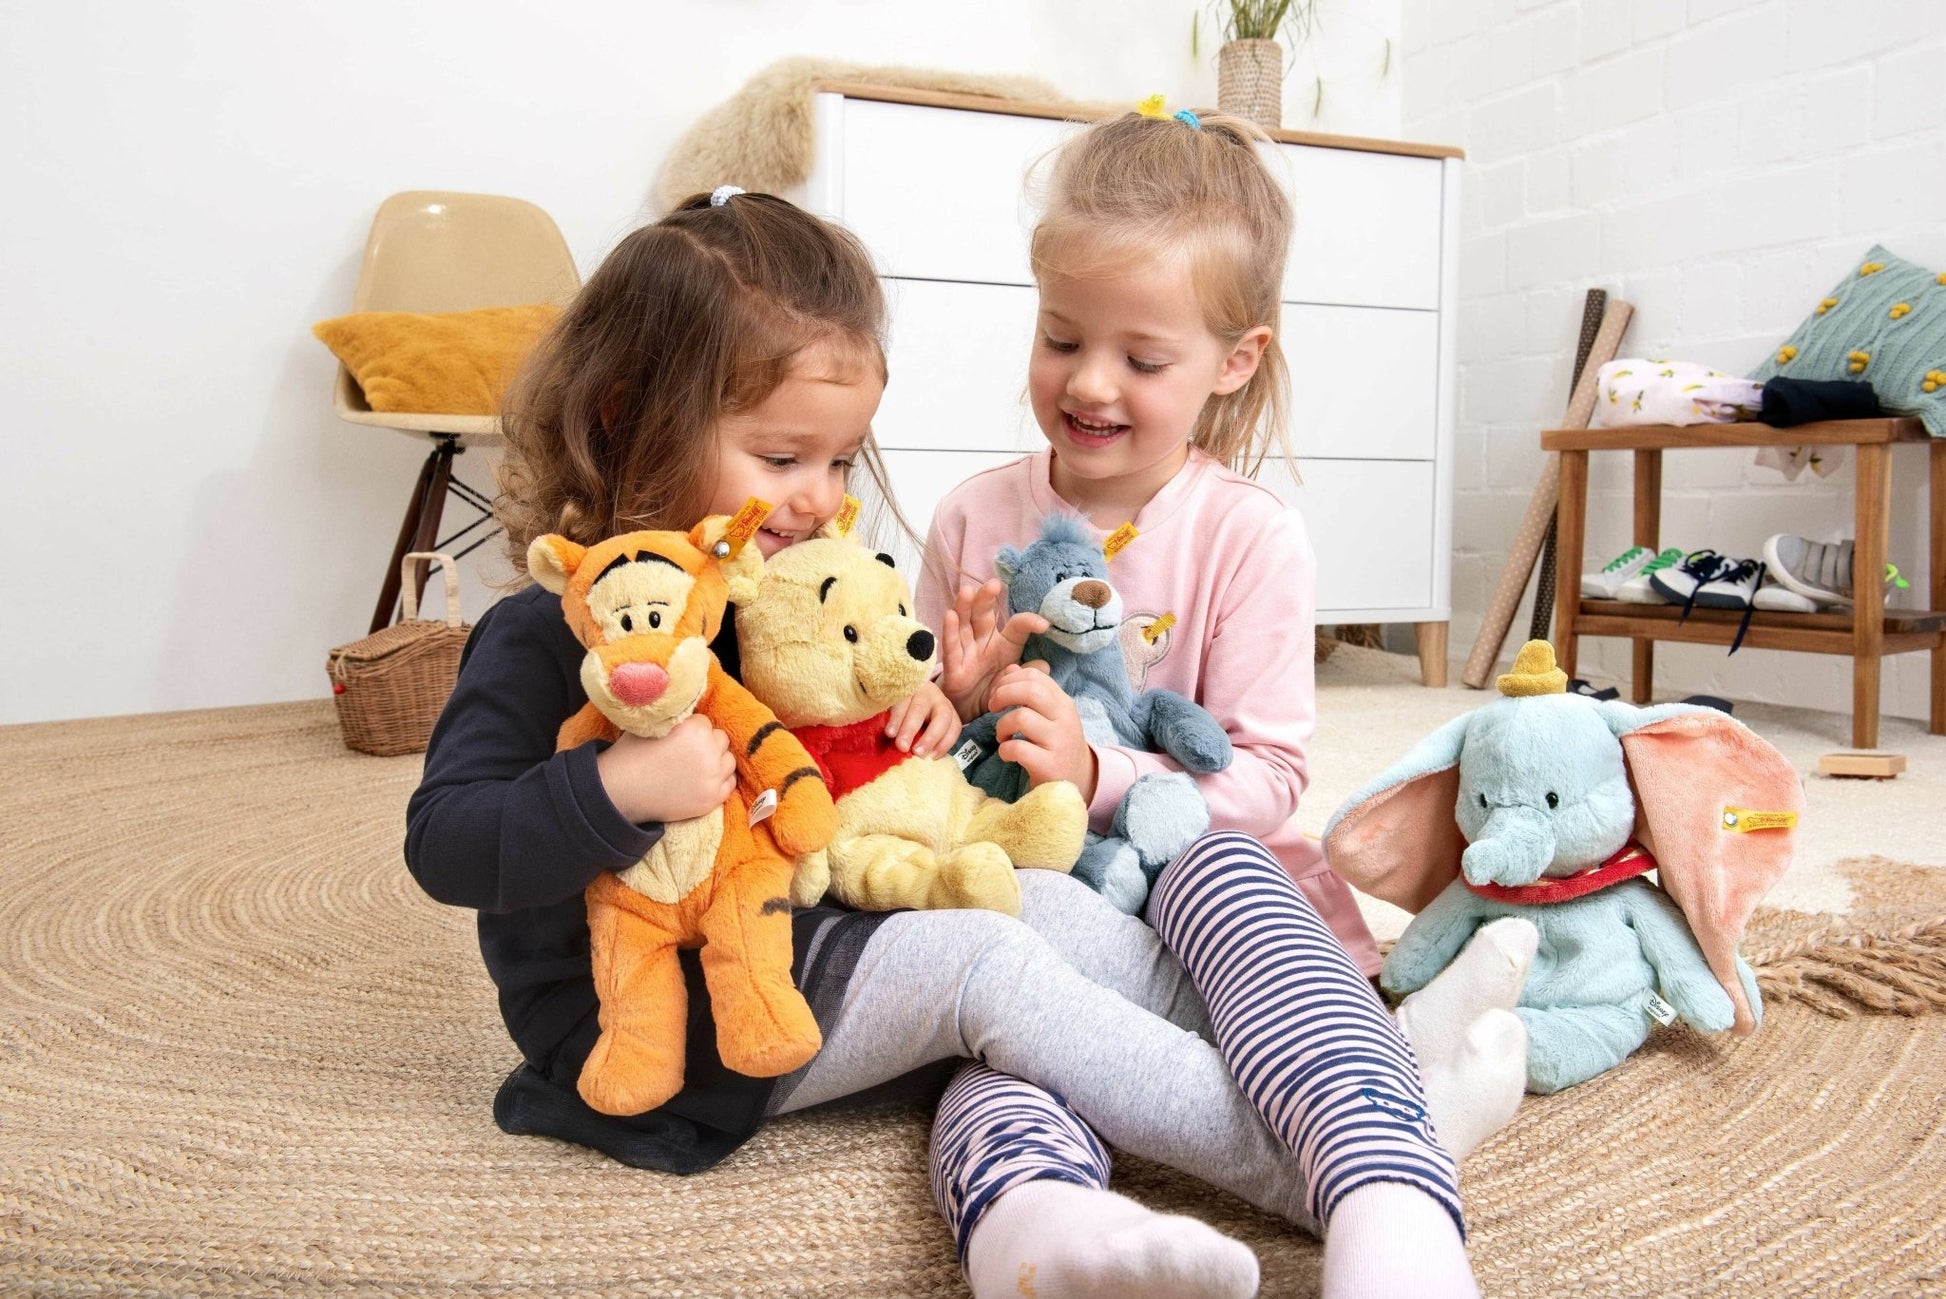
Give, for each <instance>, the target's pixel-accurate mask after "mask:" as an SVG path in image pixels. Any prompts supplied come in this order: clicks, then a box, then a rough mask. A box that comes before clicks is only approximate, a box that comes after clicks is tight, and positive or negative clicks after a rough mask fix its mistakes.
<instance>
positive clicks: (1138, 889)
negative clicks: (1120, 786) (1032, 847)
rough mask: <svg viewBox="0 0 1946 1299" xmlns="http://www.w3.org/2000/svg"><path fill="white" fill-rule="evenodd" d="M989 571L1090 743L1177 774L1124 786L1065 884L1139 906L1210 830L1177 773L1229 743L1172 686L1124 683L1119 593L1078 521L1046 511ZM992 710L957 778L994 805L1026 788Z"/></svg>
mask: <svg viewBox="0 0 1946 1299" xmlns="http://www.w3.org/2000/svg"><path fill="white" fill-rule="evenodd" d="M994 567H995V569H997V570H998V572H999V574H1000V576H1001V578H1002V580H1004V581H1005V582H1006V584H1007V602H1008V605H1009V612H1010V613H1037V614H1039V615H1040V616H1041V617H1043V618H1045V619H1047V621H1048V624H1049V625H1048V629H1047V630H1046V631H1044V632H1042V633H1040V634H1039V635H1036V636H1031V637H1029V638H1028V640H1027V645H1026V648H1025V649H1023V650H1022V651H1021V659H1022V660H1023V661H1032V660H1035V659H1040V660H1043V661H1045V662H1046V663H1047V667H1048V671H1049V672H1050V673H1051V674H1052V675H1053V677H1054V680H1055V681H1056V682H1058V683H1059V684H1060V687H1061V689H1063V690H1065V691H1066V692H1067V693H1068V695H1069V697H1071V698H1072V699H1073V700H1074V703H1075V708H1076V710H1077V711H1078V712H1079V713H1080V714H1081V725H1082V730H1083V732H1084V733H1085V734H1086V735H1087V737H1088V742H1089V743H1090V744H1102V745H1116V746H1121V747H1126V748H1132V749H1143V750H1147V751H1150V752H1156V753H1165V754H1167V755H1168V756H1169V757H1171V758H1173V759H1175V761H1176V762H1178V763H1180V764H1181V765H1182V767H1183V771H1179V772H1176V771H1172V772H1168V773H1165V774H1159V775H1147V776H1143V777H1141V778H1140V779H1138V780H1137V781H1136V782H1135V783H1134V784H1132V785H1130V786H1129V788H1128V792H1127V793H1126V794H1125V795H1123V797H1122V801H1121V803H1120V804H1119V805H1118V806H1117V807H1116V809H1115V817H1114V822H1113V825H1112V827H1111V828H1112V830H1113V833H1111V834H1107V835H1099V834H1095V833H1093V832H1092V831H1091V832H1090V833H1089V835H1088V842H1087V846H1086V847H1085V848H1083V849H1082V851H1081V860H1080V861H1078V862H1076V863H1075V867H1074V871H1073V872H1072V873H1073V875H1074V877H1075V878H1076V879H1078V880H1080V881H1081V882H1082V883H1084V884H1086V885H1087V886H1088V887H1089V888H1092V889H1094V890H1095V891H1096V892H1097V893H1100V894H1101V895H1102V896H1103V897H1105V898H1107V899H1108V900H1109V901H1110V902H1112V903H1114V904H1115V906H1116V907H1118V908H1120V909H1121V910H1123V911H1126V912H1129V913H1131V914H1133V913H1136V912H1139V911H1141V909H1142V904H1143V903H1144V902H1145V901H1146V900H1147V899H1148V896H1149V888H1150V886H1151V885H1153V884H1154V883H1155V880H1156V877H1157V876H1158V875H1160V874H1161V873H1162V868H1163V867H1165V866H1167V865H1168V864H1169V863H1170V862H1172V861H1174V860H1175V859H1176V858H1177V857H1178V856H1180V855H1181V853H1182V851H1183V850H1184V849H1185V848H1187V847H1189V845H1190V844H1192V843H1194V842H1195V841H1196V839H1197V837H1198V836H1200V835H1201V834H1202V833H1203V832H1204V831H1205V830H1207V829H1209V805H1208V804H1207V803H1205V802H1204V801H1203V795H1202V792H1201V791H1200V790H1198V789H1197V788H1196V782H1195V781H1194V780H1192V779H1191V778H1190V776H1189V775H1188V774H1186V773H1188V772H1210V771H1221V770H1223V769H1224V768H1225V767H1227V766H1229V765H1230V758H1231V750H1230V737H1229V735H1228V734H1226V733H1225V732H1224V730H1223V727H1222V726H1221V725H1220V724H1219V723H1218V722H1217V720H1216V719H1215V718H1214V717H1212V716H1210V714H1209V713H1208V711H1207V710H1205V709H1204V708H1203V707H1202V706H1201V705H1199V704H1196V703H1193V702H1192V701H1190V700H1188V699H1185V698H1184V697H1183V696H1181V695H1179V694H1177V693H1176V692H1175V691H1173V690H1161V689H1156V690H1142V691H1138V690H1136V689H1135V687H1134V686H1133V685H1132V684H1130V682H1129V677H1128V667H1127V664H1126V661H1125V659H1124V657H1123V652H1122V643H1121V622H1122V612H1123V611H1122V597H1121V595H1120V594H1119V593H1118V592H1117V591H1116V590H1115V588H1114V586H1113V584H1112V583H1110V582H1109V580H1108V560H1107V559H1106V557H1104V556H1103V554H1102V550H1101V547H1100V546H1099V545H1098V544H1096V543H1095V542H1094V541H1093V540H1092V539H1091V538H1090V537H1089V535H1088V530H1087V529H1086V528H1085V527H1083V526H1082V524H1081V522H1080V521H1079V520H1078V519H1075V518H1073V517H1072V516H1069V515H1065V514H1052V515H1049V516H1048V517H1047V519H1046V520H1045V521H1043V523H1042V524H1041V535H1040V538H1039V539H1038V540H1036V541H1035V542H1034V543H1033V544H1032V545H1030V546H1028V547H1027V549H1025V550H1020V551H1017V550H1015V549H1014V548H1013V547H1012V546H1003V547H1002V548H1001V550H1000V553H999V554H998V555H997V556H995V558H994ZM1000 717H1001V714H999V713H987V714H985V715H984V716H982V717H978V718H975V719H974V720H973V721H972V722H970V723H969V724H968V725H967V726H966V728H965V730H964V731H962V732H961V743H960V749H959V753H960V754H961V755H962V756H963V759H964V760H966V761H967V769H966V774H967V778H968V779H969V780H971V781H972V782H973V783H974V784H975V785H977V786H979V787H980V788H981V789H982V790H984V791H985V792H987V793H989V794H992V795H995V796H996V797H999V798H1006V799H1017V798H1019V797H1020V796H1021V795H1023V794H1024V793H1026V791H1027V773H1026V772H1024V771H1023V770H1021V768H1020V767H1018V766H1016V765H1015V764H1013V763H1011V762H1008V761H1006V760H1005V759H1004V758H1002V757H1000V756H999V753H998V745H997V743H996V742H995V736H996V733H997V731H996V726H997V723H998V722H999V719H1000Z"/></svg>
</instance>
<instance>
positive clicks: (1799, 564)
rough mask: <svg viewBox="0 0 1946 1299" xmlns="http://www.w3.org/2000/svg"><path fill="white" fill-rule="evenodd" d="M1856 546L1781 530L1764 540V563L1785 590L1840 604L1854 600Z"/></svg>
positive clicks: (1846, 542) (1821, 601)
mask: <svg viewBox="0 0 1946 1299" xmlns="http://www.w3.org/2000/svg"><path fill="white" fill-rule="evenodd" d="M1853 549H1854V543H1853V542H1850V541H1834V542H1823V541H1812V540H1811V539H1810V538H1808V537H1799V536H1794V535H1792V534H1791V533H1788V532H1780V533H1778V534H1777V535H1776V536H1774V537H1772V538H1770V540H1768V541H1766V542H1764V566H1765V567H1766V568H1768V569H1769V570H1770V576H1771V578H1772V580H1774V581H1775V582H1776V583H1777V584H1778V585H1779V586H1781V587H1783V588H1784V589H1785V590H1787V591H1795V592H1796V593H1797V594H1799V595H1801V596H1803V597H1804V598H1805V599H1807V600H1816V601H1817V602H1818V603H1819V604H1838V603H1840V602H1843V601H1849V600H1850V599H1851V555H1852V550H1853Z"/></svg>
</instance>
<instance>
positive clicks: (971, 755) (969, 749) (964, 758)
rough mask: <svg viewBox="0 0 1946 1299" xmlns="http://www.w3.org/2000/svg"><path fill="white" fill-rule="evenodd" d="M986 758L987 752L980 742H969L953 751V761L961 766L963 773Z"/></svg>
mask: <svg viewBox="0 0 1946 1299" xmlns="http://www.w3.org/2000/svg"><path fill="white" fill-rule="evenodd" d="M985 756H986V750H985V749H983V748H981V747H980V742H979V741H978V740H967V741H965V742H964V743H962V744H961V745H960V746H959V747H958V748H957V749H954V750H953V761H954V762H957V763H958V764H959V769H960V770H961V771H965V770H966V769H967V768H968V767H970V766H972V765H973V764H974V763H976V762H978V761H979V760H980V759H981V758H983V757H985Z"/></svg>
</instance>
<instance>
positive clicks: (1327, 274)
mask: <svg viewBox="0 0 1946 1299" xmlns="http://www.w3.org/2000/svg"><path fill="white" fill-rule="evenodd" d="M1061 114H1062V110H1061V109H1059V108H1053V107H1049V108H1043V107H1037V106H1029V105H1018V104H1007V103H1003V102H1001V101H984V100H975V99H967V98H962V97H958V96H946V95H930V94H924V93H919V92H905V91H896V90H885V89H879V88H873V87H861V86H848V85H847V86H837V87H833V88H830V89H828V90H826V91H825V92H823V93H820V94H819V95H818V97H817V102H816V110H815V131H816V155H815V161H814V165H813V169H812V172H811V175H810V178H809V180H808V182H807V184H806V187H805V190H804V192H803V193H802V194H800V195H797V196H796V197H798V198H799V199H800V200H801V201H802V202H804V203H805V204H806V205H807V206H808V207H809V208H810V209H811V210H813V211H815V212H818V213H819V214H821V215H824V216H828V217H831V218H834V219H836V220H838V221H840V222H842V223H844V224H845V225H846V226H848V227H849V228H850V229H851V230H853V231H854V232H855V233H857V235H858V236H859V237H860V238H861V239H863V240H864V242H865V246H866V247H867V248H868V249H870V250H871V253H872V255H873V257H874V258H875V259H876V260H877V262H878V265H879V268H880V270H881V271H882V273H883V274H884V276H885V281H886V291H887V296H888V299H889V301H890V304H891V309H892V330H891V344H890V350H889V362H890V367H891V382H890V383H889V385H888V386H887V388H886V392H885V401H884V403H883V405H882V406H881V407H880V408H879V414H878V418H877V420H876V422H875V429H876V432H877V438H878V442H879V445H880V446H881V448H883V450H884V454H885V459H886V463H887V466H888V468H889V469H890V472H891V476H892V481H893V483H894V484H895V486H896V489H897V491H898V496H899V504H900V507H901V508H902V509H903V510H904V512H905V514H906V516H907V518H909V519H910V520H911V521H912V522H913V524H914V526H915V527H917V528H919V529H920V530H922V531H923V529H924V527H925V525H926V523H927V521H928V520H930V519H931V517H932V510H933V506H934V505H935V504H936V503H937V502H938V500H939V499H940V497H942V496H944V495H945V494H946V492H948V491H949V490H951V489H952V488H953V487H954V486H955V485H956V484H958V483H959V482H960V481H962V480H963V479H965V478H966V477H967V476H968V475H969V474H972V473H975V472H977V471H978V470H980V469H983V468H985V467H987V466H988V465H992V464H996V463H999V462H1001V461H1004V460H1007V459H1011V458H1012V457H1014V456H1017V455H1019V454H1021V453H1022V452H1026V451H1036V450H1039V449H1040V448H1041V446H1042V445H1043V442H1042V439H1041V437H1040V434H1039V432H1038V430H1037V429H1036V428H1035V427H1034V424H1033V419H1032V416H1031V414H1030V413H1029V412H1028V411H1027V409H1026V404H1025V400H1024V397H1025V383H1026V373H1027V358H1028V352H1029V348H1030V347H1031V345H1032V340H1033V332H1034V317H1035V310H1036V306H1035V296H1034V289H1033V281H1032V277H1031V276H1030V275H1029V273H1028V265H1027V233H1028V230H1029V229H1030V227H1031V225H1032V219H1033V217H1032V212H1031V210H1030V207H1029V203H1028V196H1027V192H1026V188H1025V184H1024V181H1025V177H1026V173H1027V171H1028V169H1029V167H1030V165H1031V164H1032V163H1033V162H1035V161H1036V160H1037V159H1039V158H1041V157H1042V156H1043V155H1045V154H1046V153H1047V151H1048V150H1049V149H1051V148H1053V147H1054V146H1055V145H1056V144H1058V143H1059V142H1060V140H1061V139H1062V138H1063V137H1064V136H1065V135H1066V134H1067V133H1068V132H1070V131H1072V130H1074V129H1076V128H1075V126H1074V125H1073V124H1072V123H1071V122H1067V121H1063V120H1061ZM1278 139H1279V143H1278V144H1276V145H1275V146H1274V149H1275V151H1276V155H1277V156H1276V157H1274V158H1273V159H1272V166H1273V170H1275V171H1276V172H1277V173H1278V174H1279V175H1280V176H1283V177H1284V178H1285V179H1286V180H1287V182H1288V183H1289V184H1290V186H1291V192H1292V197H1293V200H1294V202H1295V205H1296V213H1297V225H1296V232H1295V235H1294V237H1293V239H1292V242H1291V251H1290V258H1289V266H1288V270H1287V272H1286V275H1285V281H1284V320H1283V341H1284V350H1285V354H1286V356H1287V357H1288V358H1289V361H1290V367H1291V386H1292V420H1291V442H1292V446H1293V449H1294V450H1295V452H1296V456H1297V459H1298V464H1299V469H1300V473H1301V477H1302V479H1303V482H1302V484H1301V485H1300V484H1299V483H1297V482H1296V481H1295V480H1294V478H1293V475H1292V473H1291V471H1290V467H1289V466H1288V465H1287V464H1285V463H1284V462H1282V461H1277V462H1274V463H1267V464H1266V465H1265V466H1264V468H1263V471H1262V473H1261V474H1260V478H1261V479H1262V480H1263V481H1264V482H1266V483H1267V484H1268V485H1270V486H1272V487H1273V488H1274V489H1275V490H1277V491H1278V492H1279V493H1280V494H1281V495H1284V496H1285V497H1287V499H1289V500H1290V501H1292V502H1293V503H1294V504H1295V505H1296V506H1297V507H1298V508H1299V509H1300V510H1301V511H1302V512H1303V514H1304V516H1305V521H1306V523H1307V524H1308V526H1309V529H1310V533H1311V538H1312V543H1313V545H1314V546H1315V548H1316V551H1317V556H1318V620H1319V621H1320V622H1323V623H1349V622H1392V623H1398V622H1412V623H1417V624H1420V634H1421V657H1422V659H1424V660H1425V661H1426V666H1427V676H1428V679H1429V681H1430V680H1431V678H1432V677H1433V676H1434V675H1435V671H1434V669H1435V659H1436V665H1437V674H1438V675H1440V676H1443V673H1444V658H1445V645H1444V642H1445V635H1444V632H1445V625H1446V622H1447V620H1448V619H1449V618H1450V616H1451V589H1452V498H1453V465H1452V455H1453V414H1454V408H1455V397H1456V392H1455V387H1454V384H1455V380H1454V368H1453V355H1454V328H1455V324H1456V319H1455V302H1456V298H1457V283H1458V265H1457V261H1458V258H1457V252H1458V224H1459V172H1460V161H1459V157H1458V155H1457V153H1456V151H1454V150H1449V149H1437V148H1431V147H1422V146H1410V145H1396V144H1390V143H1387V142H1383V141H1358V140H1347V139H1342V138H1335V137H1329V136H1303V135H1297V134H1293V133H1288V132H1280V133H1278ZM915 559H916V556H915V555H914V554H913V553H912V552H911V548H910V547H907V548H905V552H904V553H902V554H901V555H900V560H901V567H902V568H904V569H905V570H906V571H907V572H908V575H910V574H911V573H912V572H913V571H914V570H913V568H912V564H913V561H914V560H915ZM1435 639H1436V641H1437V646H1436V654H1435V653H1434V652H1433V651H1434V649H1435V647H1434V646H1433V645H1429V644H1428V641H1431V640H1435Z"/></svg>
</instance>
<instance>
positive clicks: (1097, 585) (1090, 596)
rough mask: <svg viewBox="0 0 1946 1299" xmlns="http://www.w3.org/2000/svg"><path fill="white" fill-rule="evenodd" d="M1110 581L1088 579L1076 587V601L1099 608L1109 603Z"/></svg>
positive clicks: (1090, 607)
mask: <svg viewBox="0 0 1946 1299" xmlns="http://www.w3.org/2000/svg"><path fill="white" fill-rule="evenodd" d="M1108 596H1109V591H1108V583H1106V582H1095V581H1087V582H1083V583H1081V584H1080V585H1079V586H1076V587H1075V588H1074V602H1075V603H1076V604H1079V605H1083V606H1085V607H1086V608H1089V609H1099V608H1101V607H1102V606H1103V605H1105V604H1107V603H1108Z"/></svg>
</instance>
